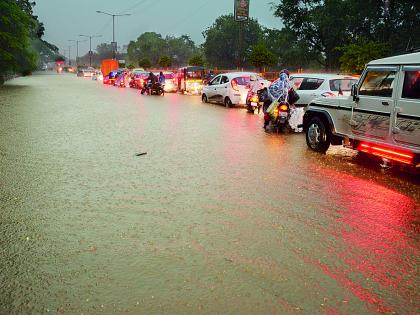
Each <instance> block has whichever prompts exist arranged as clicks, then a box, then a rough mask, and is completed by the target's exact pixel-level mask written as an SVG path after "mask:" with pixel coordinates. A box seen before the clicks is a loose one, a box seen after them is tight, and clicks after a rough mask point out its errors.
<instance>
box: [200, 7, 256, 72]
mask: <svg viewBox="0 0 420 315" xmlns="http://www.w3.org/2000/svg"><path fill="white" fill-rule="evenodd" d="M240 27H241V25H240V24H239V22H236V21H235V19H234V17H233V15H222V16H220V17H218V18H217V19H216V21H215V22H214V23H213V25H212V26H210V27H209V28H207V30H205V31H204V32H203V36H204V38H205V41H204V44H203V48H204V53H205V55H206V59H207V61H208V63H209V64H210V65H214V66H218V67H225V68H230V67H232V66H235V65H239V63H242V64H243V63H244V62H245V61H246V60H245V58H246V56H247V55H248V54H249V52H250V48H251V47H252V46H253V45H255V44H256V43H258V42H260V41H261V40H262V39H263V31H262V28H261V25H260V24H259V23H258V22H257V20H254V19H250V20H249V21H248V23H244V24H243V25H242V32H243V37H242V42H241V39H240V36H239V34H240Z"/></svg>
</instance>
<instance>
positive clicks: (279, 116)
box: [264, 101, 290, 133]
mask: <svg viewBox="0 0 420 315" xmlns="http://www.w3.org/2000/svg"><path fill="white" fill-rule="evenodd" d="M289 118H290V105H289V103H287V102H278V101H275V102H273V103H272V104H271V105H270V107H269V108H268V110H267V112H265V114H264V121H265V123H264V126H265V128H266V126H271V128H273V129H274V130H276V132H277V133H279V132H285V131H286V130H287V128H288V127H289Z"/></svg>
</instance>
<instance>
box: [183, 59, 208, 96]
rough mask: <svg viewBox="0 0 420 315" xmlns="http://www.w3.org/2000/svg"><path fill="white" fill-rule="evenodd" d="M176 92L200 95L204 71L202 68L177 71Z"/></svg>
mask: <svg viewBox="0 0 420 315" xmlns="http://www.w3.org/2000/svg"><path fill="white" fill-rule="evenodd" d="M177 78H178V91H180V92H181V93H190V94H197V95H199V94H201V90H202V89H203V81H204V80H205V70H204V68H203V67H198V66H188V67H183V68H180V69H178V71H177Z"/></svg>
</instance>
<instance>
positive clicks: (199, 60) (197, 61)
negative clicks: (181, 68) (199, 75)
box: [188, 54, 206, 67]
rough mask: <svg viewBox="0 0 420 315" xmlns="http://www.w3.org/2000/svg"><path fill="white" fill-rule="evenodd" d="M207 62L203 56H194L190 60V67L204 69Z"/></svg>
mask: <svg viewBox="0 0 420 315" xmlns="http://www.w3.org/2000/svg"><path fill="white" fill-rule="evenodd" d="M205 63H206V62H205V60H204V58H203V56H202V55H201V54H197V55H194V56H192V57H191V58H190V60H188V64H189V65H190V66H199V67H203V66H204V65H205Z"/></svg>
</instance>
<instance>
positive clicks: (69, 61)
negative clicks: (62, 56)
mask: <svg viewBox="0 0 420 315" xmlns="http://www.w3.org/2000/svg"><path fill="white" fill-rule="evenodd" d="M68 47H69V66H71V56H70V54H71V47H73V45H69V46H68Z"/></svg>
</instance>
